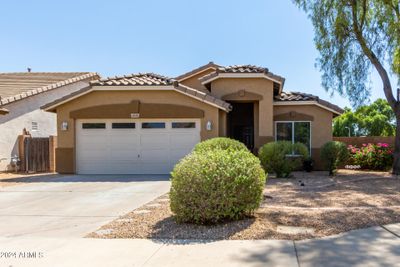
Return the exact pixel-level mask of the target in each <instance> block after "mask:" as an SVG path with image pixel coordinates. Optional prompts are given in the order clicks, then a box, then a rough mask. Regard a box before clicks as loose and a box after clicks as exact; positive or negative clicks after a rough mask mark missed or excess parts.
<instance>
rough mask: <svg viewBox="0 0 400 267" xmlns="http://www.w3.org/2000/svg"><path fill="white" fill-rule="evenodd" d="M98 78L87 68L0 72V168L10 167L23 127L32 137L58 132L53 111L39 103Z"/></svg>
mask: <svg viewBox="0 0 400 267" xmlns="http://www.w3.org/2000/svg"><path fill="white" fill-rule="evenodd" d="M98 78H99V76H98V75H97V74H96V73H89V72H70V73H66V72H19V73H0V171H9V170H11V165H10V163H11V158H13V157H16V158H18V156H19V155H18V143H17V138H18V135H21V134H22V130H23V129H24V128H25V129H26V130H27V131H29V132H30V133H31V135H32V136H33V137H47V136H49V135H56V134H57V122H56V116H55V114H51V113H49V112H45V111H43V110H41V109H40V107H41V106H43V105H44V104H46V103H49V102H52V101H54V100H56V99H58V98H60V97H62V96H65V95H68V94H71V93H73V92H75V91H77V90H80V89H82V88H85V87H88V86H89V81H91V80H93V79H98Z"/></svg>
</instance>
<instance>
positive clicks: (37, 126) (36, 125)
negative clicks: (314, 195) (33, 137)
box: [32, 121, 39, 131]
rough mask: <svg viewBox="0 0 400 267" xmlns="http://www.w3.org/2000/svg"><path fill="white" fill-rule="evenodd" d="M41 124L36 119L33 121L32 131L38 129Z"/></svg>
mask: <svg viewBox="0 0 400 267" xmlns="http://www.w3.org/2000/svg"><path fill="white" fill-rule="evenodd" d="M38 130H39V125H38V123H37V122H36V121H32V131H38Z"/></svg>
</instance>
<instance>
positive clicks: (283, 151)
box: [258, 141, 308, 178]
mask: <svg viewBox="0 0 400 267" xmlns="http://www.w3.org/2000/svg"><path fill="white" fill-rule="evenodd" d="M258 156H259V158H260V160H261V164H262V166H263V167H264V169H265V171H267V172H274V173H275V174H276V177H278V178H279V177H289V176H290V174H291V172H292V171H293V170H295V169H297V168H299V167H300V166H301V164H302V162H303V159H304V158H306V157H308V150H307V147H306V146H305V145H303V144H301V143H296V144H292V143H291V142H288V141H278V142H271V143H267V144H265V145H263V146H262V147H261V148H260V150H259V152H258Z"/></svg>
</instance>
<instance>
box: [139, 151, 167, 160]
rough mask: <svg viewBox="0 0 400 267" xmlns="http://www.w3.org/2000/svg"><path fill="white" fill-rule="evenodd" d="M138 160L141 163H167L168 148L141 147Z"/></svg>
mask: <svg viewBox="0 0 400 267" xmlns="http://www.w3.org/2000/svg"><path fill="white" fill-rule="evenodd" d="M140 161H141V162H143V163H148V162H155V163H167V162H168V161H169V150H168V149H142V150H141V152H140Z"/></svg>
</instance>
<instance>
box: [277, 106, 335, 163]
mask: <svg viewBox="0 0 400 267" xmlns="http://www.w3.org/2000/svg"><path fill="white" fill-rule="evenodd" d="M293 111H294V112H296V113H300V114H304V115H308V116H309V117H312V118H313V120H312V121H311V154H312V158H313V159H314V160H315V169H317V170H320V169H324V165H323V163H322V162H321V159H320V150H321V147H322V146H323V145H324V144H325V143H326V142H329V141H332V118H333V113H332V112H330V111H328V110H325V109H323V108H320V107H318V106H315V105H304V106H298V105H295V106H275V107H274V116H276V115H282V114H288V113H290V112H293ZM287 120H291V119H289V118H288V119H287ZM293 120H294V121H295V120H296V119H293ZM274 128H275V123H274ZM274 131H275V129H274Z"/></svg>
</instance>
